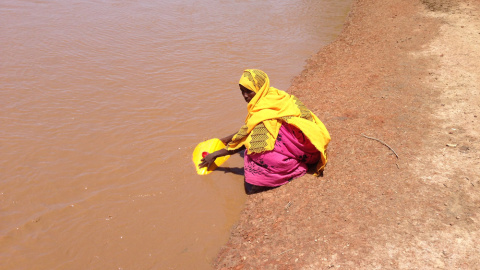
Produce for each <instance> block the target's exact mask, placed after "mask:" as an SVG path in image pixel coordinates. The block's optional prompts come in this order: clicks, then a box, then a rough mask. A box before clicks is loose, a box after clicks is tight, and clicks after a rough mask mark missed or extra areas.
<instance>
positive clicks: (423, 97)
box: [215, 0, 480, 269]
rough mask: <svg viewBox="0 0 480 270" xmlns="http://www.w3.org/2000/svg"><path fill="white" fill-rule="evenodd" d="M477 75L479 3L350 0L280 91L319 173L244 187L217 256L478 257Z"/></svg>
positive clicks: (400, 265) (222, 259) (477, 261)
mask: <svg viewBox="0 0 480 270" xmlns="http://www.w3.org/2000/svg"><path fill="white" fill-rule="evenodd" d="M479 85H480V1H478V0H464V1H449V0H356V1H354V4H353V6H352V10H351V13H350V15H349V18H348V19H347V22H346V25H345V28H344V31H343V32H342V34H341V35H340V37H339V38H338V39H337V40H336V41H335V42H333V43H332V44H330V45H329V46H327V47H325V48H323V49H322V50H321V51H320V52H319V53H318V54H317V55H315V56H313V57H312V58H311V59H310V60H309V61H308V64H307V66H306V69H305V70H304V71H303V72H302V74H300V75H299V76H298V77H297V78H296V79H295V80H294V82H293V85H292V87H291V88H290V89H289V91H290V92H291V93H293V94H295V95H296V96H298V97H299V98H300V99H301V100H303V101H304V103H306V105H307V106H308V107H309V108H311V109H312V110H313V111H314V112H315V113H316V114H317V116H319V118H320V119H322V121H323V122H324V123H325V125H326V126H327V128H328V129H329V131H330V133H331V136H332V142H331V144H330V146H329V158H330V161H329V164H328V166H327V169H326V171H325V175H324V177H323V178H315V177H313V176H312V175H307V176H305V177H303V178H301V179H296V180H294V181H292V182H291V183H290V184H288V185H285V186H283V187H281V188H278V189H275V190H272V191H268V192H265V193H261V194H257V195H252V196H250V197H249V198H248V200H247V203H246V205H245V210H244V211H243V213H242V215H241V220H240V221H239V223H238V224H237V225H236V226H235V227H234V228H233V229H232V234H231V237H230V240H229V242H228V243H227V244H226V246H225V247H224V248H223V249H222V251H221V252H220V254H219V256H218V258H217V259H216V261H215V267H216V268H218V269H222V268H226V269H335V268H339V269H480V215H479V213H480V123H479V122H480V121H479V118H480V87H479ZM362 134H364V135H366V136H369V137H373V138H377V139H380V140H382V141H383V142H385V143H386V144H387V145H388V146H390V147H391V148H392V149H393V151H392V150H391V149H389V148H388V147H387V146H385V145H383V144H382V143H380V142H379V141H376V140H373V139H368V138H366V137H364V136H362ZM394 151H395V153H396V154H398V156H399V158H398V159H397V158H396V156H395V153H394Z"/></svg>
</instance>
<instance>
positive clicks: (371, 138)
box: [362, 133, 398, 159]
mask: <svg viewBox="0 0 480 270" xmlns="http://www.w3.org/2000/svg"><path fill="white" fill-rule="evenodd" d="M362 136H363V137H365V138H367V139H370V140H375V141H377V142H380V143H381V144H383V145H385V146H386V147H388V148H389V149H390V150H392V152H393V153H394V154H395V156H396V157H397V159H398V155H397V153H396V152H395V150H393V148H392V147H390V146H389V145H388V144H386V143H384V142H383V141H381V140H379V139H377V138H373V137H368V136H367V135H365V134H363V133H362Z"/></svg>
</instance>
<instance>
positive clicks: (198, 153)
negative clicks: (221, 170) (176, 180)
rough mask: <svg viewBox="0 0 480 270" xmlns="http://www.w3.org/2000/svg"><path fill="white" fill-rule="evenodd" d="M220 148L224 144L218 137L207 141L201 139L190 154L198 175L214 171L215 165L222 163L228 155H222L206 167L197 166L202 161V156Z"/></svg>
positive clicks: (223, 146)
mask: <svg viewBox="0 0 480 270" xmlns="http://www.w3.org/2000/svg"><path fill="white" fill-rule="evenodd" d="M222 148H225V144H223V142H222V141H220V140H219V139H217V138H215V139H210V140H207V141H203V142H201V143H199V144H198V145H197V147H195V150H193V154H192V160H193V164H195V168H196V169H197V174H199V175H206V174H209V173H211V172H212V171H214V170H215V169H216V168H217V167H219V166H220V165H222V164H223V163H224V162H225V161H226V160H227V159H228V158H229V157H230V156H223V157H219V158H217V159H215V162H214V163H213V164H212V165H210V167H208V168H206V167H203V168H198V165H199V164H200V163H202V159H203V157H204V156H206V155H208V154H211V153H213V152H215V151H218V150H220V149H222Z"/></svg>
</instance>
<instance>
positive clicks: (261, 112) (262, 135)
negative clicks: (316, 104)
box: [226, 69, 330, 174]
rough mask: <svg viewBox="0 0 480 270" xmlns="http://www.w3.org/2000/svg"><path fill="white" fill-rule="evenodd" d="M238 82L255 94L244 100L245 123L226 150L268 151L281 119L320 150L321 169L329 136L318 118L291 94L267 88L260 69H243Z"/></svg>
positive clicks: (273, 144)
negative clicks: (295, 128) (246, 112)
mask: <svg viewBox="0 0 480 270" xmlns="http://www.w3.org/2000/svg"><path fill="white" fill-rule="evenodd" d="M239 84H240V85H242V86H244V87H245V88H247V89H249V90H251V91H254V92H255V93H256V94H255V97H253V98H252V100H250V102H249V103H248V106H247V110H248V115H247V118H246V119H245V125H243V126H242V127H241V128H240V130H239V131H238V132H237V134H235V135H234V136H233V139H232V141H231V142H230V143H229V144H228V145H227V147H226V148H227V150H236V149H238V148H240V147H242V146H245V147H246V148H247V150H248V152H247V153H248V154H252V153H262V152H266V151H271V150H273V148H274V147H275V141H276V139H277V136H278V131H279V130H280V127H281V125H282V122H285V123H288V124H290V125H294V126H295V127H297V128H298V129H300V130H301V131H302V132H303V134H305V136H307V138H308V139H309V140H310V142H312V144H313V145H314V146H315V147H316V148H317V149H318V151H320V153H321V160H320V161H319V162H318V164H317V166H316V172H317V174H318V173H319V172H321V171H323V169H324V168H325V165H326V163H327V153H326V152H327V146H328V143H329V142H330V135H329V133H328V131H327V129H326V128H325V126H324V125H323V123H322V122H321V121H320V119H318V117H317V116H316V115H315V114H313V113H312V112H311V111H310V110H309V109H307V108H306V107H305V105H304V104H303V103H302V102H301V101H300V100H298V99H297V98H296V97H295V96H293V95H289V94H288V93H286V92H284V91H282V90H278V89H276V88H274V87H270V80H269V79H268V76H267V74H266V73H265V72H263V71H261V70H258V69H247V70H245V71H244V72H243V75H242V77H241V78H240V82H239Z"/></svg>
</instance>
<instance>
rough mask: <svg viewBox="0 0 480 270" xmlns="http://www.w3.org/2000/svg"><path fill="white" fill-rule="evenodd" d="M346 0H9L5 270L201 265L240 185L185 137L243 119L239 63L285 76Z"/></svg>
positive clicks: (229, 220) (0, 198)
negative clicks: (196, 161)
mask: <svg viewBox="0 0 480 270" xmlns="http://www.w3.org/2000/svg"><path fill="white" fill-rule="evenodd" d="M349 4H350V0H342V1H336V0H321V1H305V0H303V1H248V0H247V1H245V0H244V1H238V0H236V1H235V0H232V1H224V0H217V1H213V0H204V1H200V0H197V1H194V0H190V1H187V0H183V1H174V0H164V1H153V0H143V1H138V0H129V1H115V0H85V1H81V0H76V1H74V0H22V1H21V0H2V1H1V3H0V27H1V28H0V67H1V72H0V94H1V97H0V106H1V111H0V153H1V156H0V268H1V269H209V268H210V267H211V266H210V263H211V262H212V259H213V258H214V256H215V255H216V253H217V252H218V250H219V248H220V247H221V245H222V244H224V243H225V242H226V241H227V239H228V233H229V230H230V228H231V226H232V225H233V224H234V223H235V222H236V220H237V219H238V216H239V213H240V211H241V209H242V206H243V203H244V201H245V198H246V196H245V195H244V193H243V177H242V175H238V174H235V173H226V172H222V171H216V172H214V173H212V174H210V175H208V176H202V177H201V176H197V175H196V174H195V170H194V167H193V164H192V162H191V159H190V158H191V152H192V151H193V148H194V146H195V145H196V144H197V143H198V142H200V141H202V140H203V139H207V138H212V137H221V136H225V135H228V134H231V133H233V132H234V131H236V130H237V129H238V128H239V127H240V126H241V125H242V122H243V120H244V117H245V113H246V103H245V102H244V101H243V98H242V97H241V95H240V91H239V90H238V87H237V83H238V79H239V76H240V75H241V73H242V71H243V69H244V68H260V69H263V70H264V71H266V72H267V73H268V74H269V75H270V77H271V82H272V85H273V86H275V87H277V88H280V89H286V88H288V86H289V84H290V81H291V79H292V78H293V76H295V75H296V74H298V73H299V72H300V71H301V70H302V68H303V65H304V60H305V59H307V58H308V57H309V56H310V55H311V54H313V53H315V52H316V51H317V50H318V49H319V48H320V47H321V46H323V45H325V44H327V43H328V42H330V41H332V40H333V38H334V37H335V35H336V34H338V33H339V31H340V30H341V24H342V22H343V20H344V18H345V15H346V13H347V11H348V8H349ZM225 166H226V167H231V168H236V170H233V172H238V171H240V172H241V168H242V167H243V164H242V159H241V157H240V156H238V155H237V156H234V157H232V158H231V159H230V160H228V161H227V163H226V164H225Z"/></svg>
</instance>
